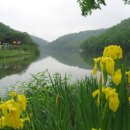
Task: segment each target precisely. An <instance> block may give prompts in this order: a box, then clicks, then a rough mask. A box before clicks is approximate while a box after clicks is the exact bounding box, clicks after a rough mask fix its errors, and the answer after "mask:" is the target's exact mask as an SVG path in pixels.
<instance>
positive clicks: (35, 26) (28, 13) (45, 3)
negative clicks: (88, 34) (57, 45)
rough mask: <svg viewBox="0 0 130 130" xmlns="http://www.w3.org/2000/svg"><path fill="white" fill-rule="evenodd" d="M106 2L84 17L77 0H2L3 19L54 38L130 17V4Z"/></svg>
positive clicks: (13, 25)
mask: <svg viewBox="0 0 130 130" xmlns="http://www.w3.org/2000/svg"><path fill="white" fill-rule="evenodd" d="M107 1H108V2H107V6H103V7H102V10H96V11H94V12H93V14H92V15H90V16H87V17H83V16H81V11H80V8H79V5H78V3H77V0H0V22H2V23H4V24H6V25H8V26H10V27H11V28H14V29H16V30H19V31H22V32H28V33H29V34H33V35H36V36H39V37H41V38H43V39H45V40H48V41H52V40H55V39H56V38H58V37H59V36H62V35H65V34H68V33H73V32H79V31H84V30H93V29H99V28H108V27H111V26H112V25H115V24H117V23H119V22H120V21H121V20H123V19H126V18H128V17H130V5H124V4H123V0H107Z"/></svg>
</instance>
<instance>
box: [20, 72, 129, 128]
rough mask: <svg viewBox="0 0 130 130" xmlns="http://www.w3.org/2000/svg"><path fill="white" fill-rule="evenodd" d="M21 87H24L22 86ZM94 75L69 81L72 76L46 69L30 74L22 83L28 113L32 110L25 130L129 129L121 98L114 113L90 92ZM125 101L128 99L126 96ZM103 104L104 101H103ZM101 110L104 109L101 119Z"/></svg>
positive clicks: (93, 85)
mask: <svg viewBox="0 0 130 130" xmlns="http://www.w3.org/2000/svg"><path fill="white" fill-rule="evenodd" d="M23 87H24V89H23ZM98 87H99V86H98V82H97V80H96V79H94V78H92V77H90V78H86V79H84V80H80V81H77V82H75V83H72V82H71V78H70V77H68V76H65V77H64V78H63V77H61V75H60V74H55V75H53V76H50V75H49V74H48V73H38V74H37V75H33V79H32V80H30V82H28V83H26V82H25V83H23V84H22V86H21V90H20V91H23V90H24V93H25V94H26V96H27V97H28V113H32V117H31V120H30V124H28V125H27V124H26V125H25V129H26V130H30V129H31V130H81V129H84V130H91V129H92V128H99V127H100V126H102V130H111V129H112V130H117V129H120V130H129V129H130V125H129V121H130V114H129V112H130V109H128V105H126V104H124V99H123V97H122V99H120V108H119V110H118V111H117V112H116V113H113V112H112V111H110V110H109V109H108V106H105V110H107V111H104V107H103V106H102V110H103V111H99V108H98V107H97V106H98V104H97V103H96V100H95V99H94V98H93V97H92V92H94V91H95V90H96V89H98ZM119 88H120V89H121V90H120V93H119V95H122V96H123V94H124V90H125V86H122V84H121V86H120V87H119ZM126 101H127V100H126ZM104 104H105V102H104ZM101 112H105V113H104V114H105V117H104V120H102V122H100V121H101V120H100V119H101V118H102V117H101V115H100V114H101Z"/></svg>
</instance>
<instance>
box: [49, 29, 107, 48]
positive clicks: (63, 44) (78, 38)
mask: <svg viewBox="0 0 130 130" xmlns="http://www.w3.org/2000/svg"><path fill="white" fill-rule="evenodd" d="M104 31H105V29H99V30H88V31H82V32H79V33H71V34H68V35H64V36H62V37H60V38H58V39H56V40H55V41H53V42H51V43H49V44H48V48H49V49H53V50H79V49H80V45H81V43H82V42H83V41H84V40H85V39H86V38H88V37H90V36H97V35H99V34H100V33H102V32H104Z"/></svg>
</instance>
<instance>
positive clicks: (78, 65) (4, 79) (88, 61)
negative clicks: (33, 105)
mask: <svg viewBox="0 0 130 130" xmlns="http://www.w3.org/2000/svg"><path fill="white" fill-rule="evenodd" d="M92 57H95V56H90V55H88V56H84V55H83V54H82V55H81V54H80V53H75V52H73V53H70V52H57V53H54V52H48V53H47V52H45V53H41V55H40V57H39V59H37V60H36V61H35V62H33V61H34V57H29V58H27V57H23V58H22V57H21V58H12V59H1V60H0V72H1V73H0V79H1V80H0V91H2V92H3V91H4V90H6V89H7V88H8V86H10V85H12V84H15V83H16V82H17V81H21V82H22V81H26V80H28V79H30V78H31V77H32V76H31V74H36V73H38V72H43V71H45V70H48V71H49V73H50V74H54V73H56V72H59V73H61V74H62V75H64V74H68V75H69V74H71V75H72V77H73V79H74V80H76V79H77V78H78V79H79V78H81V77H84V76H85V75H90V74H91V69H92V67H93V59H92Z"/></svg>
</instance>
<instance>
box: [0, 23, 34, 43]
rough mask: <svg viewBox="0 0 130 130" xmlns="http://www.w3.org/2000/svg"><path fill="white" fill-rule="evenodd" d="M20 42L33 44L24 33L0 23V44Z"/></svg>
mask: <svg viewBox="0 0 130 130" xmlns="http://www.w3.org/2000/svg"><path fill="white" fill-rule="evenodd" d="M13 41H21V42H22V43H33V42H32V39H31V37H30V36H29V35H28V34H27V33H25V32H23V33H22V32H20V31H16V30H14V29H12V28H10V27H9V26H6V25H4V24H3V23H0V42H9V43H11V42H13Z"/></svg>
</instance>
